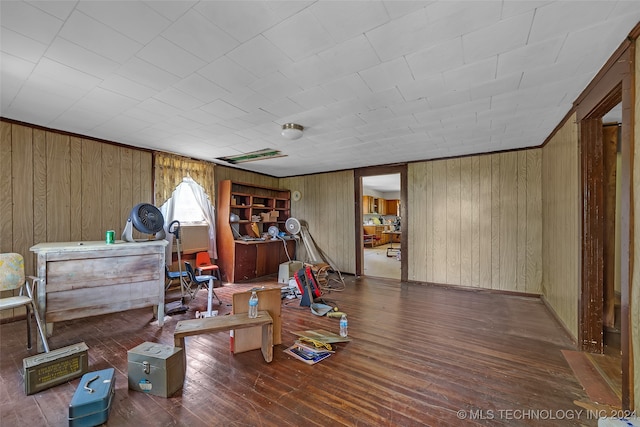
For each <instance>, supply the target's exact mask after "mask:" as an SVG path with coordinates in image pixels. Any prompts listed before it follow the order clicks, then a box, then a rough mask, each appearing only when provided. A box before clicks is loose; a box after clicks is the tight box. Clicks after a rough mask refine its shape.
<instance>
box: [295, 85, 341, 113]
mask: <svg viewBox="0 0 640 427" xmlns="http://www.w3.org/2000/svg"><path fill="white" fill-rule="evenodd" d="M290 98H291V100H292V101H293V102H294V103H295V105H296V106H297V107H298V109H300V107H302V108H303V109H305V110H309V109H312V108H315V107H318V106H320V105H325V104H331V103H333V102H335V98H333V97H332V96H331V95H330V94H329V93H328V91H326V90H324V89H323V88H321V87H319V86H317V87H313V88H311V89H307V90H304V91H300V92H298V93H296V94H294V95H292V96H290Z"/></svg>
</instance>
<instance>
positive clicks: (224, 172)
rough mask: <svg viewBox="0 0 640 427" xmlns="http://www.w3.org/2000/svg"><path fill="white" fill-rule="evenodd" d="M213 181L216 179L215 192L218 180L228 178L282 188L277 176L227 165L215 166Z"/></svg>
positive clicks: (234, 180)
mask: <svg viewBox="0 0 640 427" xmlns="http://www.w3.org/2000/svg"><path fill="white" fill-rule="evenodd" d="M214 176H215V181H216V194H217V192H218V184H219V183H220V181H224V180H226V179H229V180H231V181H233V182H245V183H247V184H253V185H262V186H264V187H271V188H283V187H281V185H280V181H279V179H278V178H274V177H272V176H267V175H261V174H258V173H255V172H249V171H244V170H241V169H235V168H230V167H227V166H220V165H216V166H215V171H214ZM216 206H217V196H216Z"/></svg>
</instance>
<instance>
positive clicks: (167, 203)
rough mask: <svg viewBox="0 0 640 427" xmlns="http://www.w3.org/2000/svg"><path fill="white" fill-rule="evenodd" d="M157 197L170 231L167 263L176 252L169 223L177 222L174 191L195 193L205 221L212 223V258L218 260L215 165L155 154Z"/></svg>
mask: <svg viewBox="0 0 640 427" xmlns="http://www.w3.org/2000/svg"><path fill="white" fill-rule="evenodd" d="M154 156H155V168H154V171H155V172H154V183H155V184H154V189H155V191H154V197H155V199H154V200H155V204H156V206H158V205H160V212H162V215H163V216H164V219H165V231H166V232H167V238H168V239H167V240H169V244H168V245H167V258H166V259H167V260H170V259H171V253H172V250H173V239H172V238H171V237H172V236H173V234H170V233H169V229H168V227H169V224H170V223H171V222H172V221H174V220H175V219H177V218H175V217H174V212H175V209H174V205H173V203H171V201H172V195H173V193H174V191H192V192H193V194H194V196H195V198H196V200H197V201H198V204H199V205H200V208H201V209H202V213H203V216H204V218H205V219H206V221H207V222H208V223H209V248H208V252H209V257H211V258H212V259H217V258H218V254H217V250H216V231H215V211H214V208H213V203H212V201H213V200H214V199H213V197H211V196H213V195H215V192H214V189H215V181H214V177H213V170H214V164H213V163H209V162H205V161H201V160H194V159H189V158H186V157H182V156H176V155H174V154H168V153H161V152H156V153H154Z"/></svg>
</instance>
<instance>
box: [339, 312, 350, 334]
mask: <svg viewBox="0 0 640 427" xmlns="http://www.w3.org/2000/svg"><path fill="white" fill-rule="evenodd" d="M348 325H349V324H348V322H347V315H346V314H343V315H342V317H341V318H340V336H341V337H343V338H344V337H346V336H347V335H348V334H349V333H348V331H347V328H348Z"/></svg>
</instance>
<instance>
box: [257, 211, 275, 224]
mask: <svg viewBox="0 0 640 427" xmlns="http://www.w3.org/2000/svg"><path fill="white" fill-rule="evenodd" d="M279 217H280V212H278V211H270V212H262V213H261V214H260V219H262V222H275V221H277V220H278V218H279Z"/></svg>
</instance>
